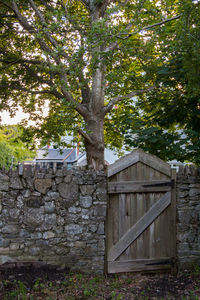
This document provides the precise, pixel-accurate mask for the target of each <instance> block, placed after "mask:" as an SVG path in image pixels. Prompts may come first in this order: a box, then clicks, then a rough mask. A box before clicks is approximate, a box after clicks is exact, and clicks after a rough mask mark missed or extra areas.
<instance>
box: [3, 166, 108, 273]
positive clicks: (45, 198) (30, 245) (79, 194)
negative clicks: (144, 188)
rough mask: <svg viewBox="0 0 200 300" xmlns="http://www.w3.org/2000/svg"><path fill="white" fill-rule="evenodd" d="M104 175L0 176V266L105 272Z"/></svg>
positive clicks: (26, 172) (27, 171) (28, 171)
mask: <svg viewBox="0 0 200 300" xmlns="http://www.w3.org/2000/svg"><path fill="white" fill-rule="evenodd" d="M106 186H107V184H106V176H105V174H104V173H103V172H98V173H96V172H94V171H92V170H80V169H73V170H66V169H60V170H52V169H47V170H45V169H34V168H33V167H31V166H28V165H26V166H24V167H23V165H20V167H19V170H18V172H17V171H11V172H0V216H1V218H0V220H1V222H0V263H6V262H18V263H20V262H37V261H38V262H39V261H40V262H44V263H48V264H55V265H59V266H63V267H69V268H70V269H71V270H78V271H82V272H88V273H90V272H98V273H103V272H104V255H105V253H104V252H105V228H104V222H105V216H106V203H107V198H106V195H107V191H106Z"/></svg>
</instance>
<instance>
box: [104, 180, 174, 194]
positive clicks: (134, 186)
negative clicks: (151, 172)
mask: <svg viewBox="0 0 200 300" xmlns="http://www.w3.org/2000/svg"><path fill="white" fill-rule="evenodd" d="M170 184H171V181H170V180H167V181H166V180H151V181H149V180H148V181H144V180H142V181H141V180H138V181H115V182H109V183H108V193H109V194H116V193H142V192H143V193H146V192H168V191H170V190H171V187H170ZM156 185H158V186H156Z"/></svg>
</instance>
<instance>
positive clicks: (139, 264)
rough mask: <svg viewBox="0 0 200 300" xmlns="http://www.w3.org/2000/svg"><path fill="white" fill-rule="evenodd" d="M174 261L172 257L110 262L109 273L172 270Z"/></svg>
mask: <svg viewBox="0 0 200 300" xmlns="http://www.w3.org/2000/svg"><path fill="white" fill-rule="evenodd" d="M171 268H172V261H171V258H170V257H164V258H159V259H136V260H128V261H108V273H109V274H112V273H120V272H137V271H154V270H170V269H171Z"/></svg>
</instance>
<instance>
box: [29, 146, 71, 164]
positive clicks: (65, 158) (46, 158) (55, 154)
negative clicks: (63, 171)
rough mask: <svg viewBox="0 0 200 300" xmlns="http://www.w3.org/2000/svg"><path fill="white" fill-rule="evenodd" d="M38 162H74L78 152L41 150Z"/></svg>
mask: <svg viewBox="0 0 200 300" xmlns="http://www.w3.org/2000/svg"><path fill="white" fill-rule="evenodd" d="M35 160H36V162H74V161H75V160H76V151H75V148H74V149H39V150H38V151H37V156H36V157H35Z"/></svg>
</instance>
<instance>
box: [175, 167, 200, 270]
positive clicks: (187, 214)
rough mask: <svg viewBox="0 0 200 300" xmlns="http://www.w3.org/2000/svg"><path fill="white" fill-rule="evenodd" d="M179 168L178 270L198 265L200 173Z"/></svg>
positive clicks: (195, 170)
mask: <svg viewBox="0 0 200 300" xmlns="http://www.w3.org/2000/svg"><path fill="white" fill-rule="evenodd" d="M199 171H200V170H199V168H195V167H194V166H185V167H181V168H180V170H179V173H178V174H177V256H178V262H179V269H187V268H190V267H193V266H194V265H195V264H200V172H199Z"/></svg>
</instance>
